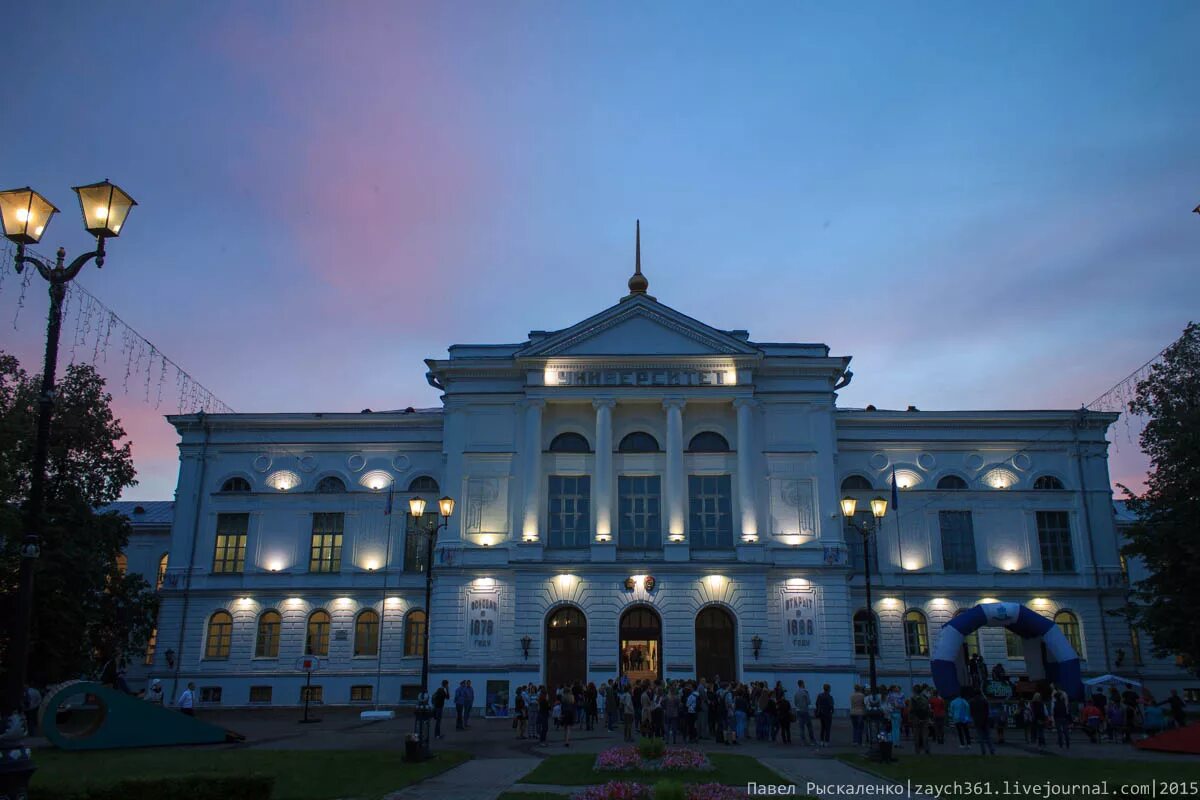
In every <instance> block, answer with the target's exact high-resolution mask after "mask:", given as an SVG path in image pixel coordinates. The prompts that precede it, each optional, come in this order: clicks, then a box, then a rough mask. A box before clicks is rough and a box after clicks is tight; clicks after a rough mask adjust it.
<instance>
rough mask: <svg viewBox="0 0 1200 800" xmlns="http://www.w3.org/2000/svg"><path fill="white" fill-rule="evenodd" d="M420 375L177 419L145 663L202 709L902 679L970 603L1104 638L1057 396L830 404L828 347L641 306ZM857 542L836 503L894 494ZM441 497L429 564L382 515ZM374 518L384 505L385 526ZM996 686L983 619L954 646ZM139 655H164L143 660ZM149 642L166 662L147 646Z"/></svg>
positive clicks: (1074, 454)
mask: <svg viewBox="0 0 1200 800" xmlns="http://www.w3.org/2000/svg"><path fill="white" fill-rule="evenodd" d="M646 289H647V286H646V284H645V279H644V277H643V276H642V275H641V274H640V270H639V272H638V273H637V274H635V276H634V278H633V279H631V281H630V292H629V294H628V295H627V296H625V297H624V298H622V299H621V300H620V301H619V302H617V303H616V304H615V305H613V306H611V307H609V308H607V309H605V310H603V311H601V312H600V313H598V314H596V315H595V316H593V317H590V318H588V319H586V320H584V321H582V322H580V323H578V324H576V325H573V326H571V327H569V328H566V329H563V330H557V331H533V332H531V333H530V335H529V337H528V339H527V340H526V341H523V342H520V343H514V344H484V345H454V346H452V347H450V348H449V355H448V357H447V358H445V359H436V360H432V359H431V360H428V361H427V362H426V364H427V367H428V373H427V375H426V379H427V380H428V381H429V383H430V384H432V385H433V386H434V387H436V388H437V389H439V390H440V391H441V392H442V407H441V408H437V409H412V408H409V409H405V410H403V411H389V412H382V413H381V412H374V413H370V412H366V411H364V412H363V413H360V414H345V413H325V414H322V413H305V414H290V413H289V414H230V415H183V416H173V417H170V418H169V420H170V422H171V424H172V425H174V426H175V428H176V429H177V431H178V433H179V435H180V439H181V442H180V472H179V482H178V489H177V493H176V504H175V518H174V527H173V535H172V538H171V547H170V556H169V565H170V566H169V568H168V569H167V572H166V578H165V582H164V586H163V605H162V609H161V612H160V619H159V636H158V642H157V648H156V651H155V654H154V659H153V667H152V673H151V674H152V675H153V676H155V677H161V678H165V679H169V680H168V687H169V688H172V689H175V690H176V691H178V687H179V685H180V684H182V683H186V682H187V681H195V682H196V683H197V685H198V686H199V687H200V688H201V690H202V697H203V699H204V700H205V701H206V702H219V703H222V704H225V705H248V704H255V703H263V704H275V705H294V704H297V703H299V702H300V701H301V698H302V687H303V685H304V683H305V679H306V675H305V673H304V672H302V671H300V669H299V668H298V664H299V660H300V658H301V656H303V655H306V654H310V655H316V656H318V657H319V658H320V659H321V662H320V667H319V670H318V672H317V673H315V674H314V675H313V677H312V684H313V686H314V687H316V688H315V689H314V690H312V694H311V696H312V698H313V699H319V700H321V701H323V702H325V703H352V702H362V703H369V702H375V701H376V700H379V701H382V702H385V703H389V704H390V703H394V702H396V701H397V700H398V699H401V698H412V697H414V696H415V693H416V692H417V690H418V684H419V680H420V668H421V652H422V650H421V647H422V635H423V632H424V626H425V625H427V624H430V623H429V619H430V616H429V615H427V613H426V612H427V609H425V608H424V587H425V576H424V569H425V568H426V566H427V564H428V562H429V561H430V560H431V559H432V562H433V570H434V586H433V599H432V603H431V609H429V610H431V611H432V614H431V617H432V623H431V624H432V627H431V629H430V630H431V642H430V662H431V664H430V669H431V683H434V684H436V683H437V682H440V681H441V680H442V679H448V680H449V681H450V682H451V684H452V685H457V684H458V682H459V681H460V680H464V679H470V680H471V681H472V683H473V686H474V687H475V688H476V705H477V706H489V705H496V706H499V705H502V704H503V703H504V701H505V699H506V697H507V692H508V691H510V690H511V687H515V686H516V685H518V684H523V683H526V682H530V681H532V682H535V683H546V682H549V683H555V684H557V683H562V682H565V681H568V680H571V681H573V680H585V681H587V680H591V681H600V680H604V679H607V678H609V677H612V676H614V675H616V674H618V673H620V672H627V673H630V674H632V675H634V676H635V677H662V678H666V679H671V678H687V677H695V676H697V675H701V676H704V677H706V678H713V677H714V676H719V677H720V678H721V679H729V678H736V679H739V680H767V681H770V682H772V683H774V681H776V680H781V681H783V682H784V684H785V685H794V684H795V681H796V679H797V678H805V679H806V680H807V681H809V683H810V685H811V684H812V683H817V684H820V683H830V684H832V686H833V688H834V692H835V695H836V696H840V697H845V696H846V694H847V693H848V692H849V691H850V688H851V686H852V685H853V684H854V683H858V682H864V681H865V678H864V676H865V673H866V666H867V651H866V648H867V641H866V636H865V630H866V625H865V620H866V619H867V617H866V614H868V613H874V614H875V615H876V617H877V620H878V624H879V631H880V639H879V645H878V655H879V670H880V675H881V680H884V681H886V682H888V683H901V684H909V683H910V682H913V681H918V682H919V681H923V680H928V675H929V669H928V667H929V652H930V650H931V647H932V644H933V639H934V638H935V637H936V636H937V632H938V629H939V627H940V625H941V624H943V623H944V622H946V621H947V620H948V619H949V618H950V617H951V616H953V615H954V614H955V613H956V612H959V611H961V610H964V609H967V608H970V607H972V606H974V605H976V604H977V603H979V602H980V601H981V600H985V599H989V598H995V599H999V600H1005V601H1015V602H1020V603H1024V604H1026V605H1028V606H1030V607H1031V608H1033V609H1035V610H1037V611H1039V612H1041V613H1044V614H1046V615H1048V616H1050V617H1052V618H1054V619H1055V621H1057V622H1058V623H1059V624H1060V625H1061V626H1062V627H1063V629H1064V631H1065V632H1066V633H1067V636H1068V638H1069V639H1070V641H1072V643H1073V644H1075V645H1076V647H1077V649H1078V650H1079V652H1080V653H1081V655H1082V656H1083V657H1084V659H1085V661H1084V665H1085V666H1084V668H1085V672H1086V673H1095V674H1098V673H1104V672H1110V671H1114V670H1115V667H1114V662H1115V660H1116V658H1117V653H1118V651H1119V650H1121V649H1122V648H1123V649H1124V650H1125V651H1126V652H1129V651H1130V648H1131V646H1132V645H1131V643H1130V639H1131V637H1130V633H1129V630H1128V628H1127V627H1125V625H1124V623H1123V622H1121V621H1120V620H1118V619H1117V618H1115V617H1113V616H1111V615H1109V614H1107V613H1106V612H1107V611H1108V610H1110V609H1114V608H1116V607H1118V606H1119V605H1120V604H1121V603H1122V602H1123V601H1124V597H1125V586H1126V584H1125V578H1124V576H1123V573H1122V569H1121V564H1120V561H1119V556H1118V550H1117V534H1116V528H1115V525H1114V519H1113V510H1112V509H1113V507H1112V497H1111V491H1110V488H1109V475H1108V464H1107V444H1106V441H1105V434H1106V430H1107V428H1108V426H1109V425H1110V424H1111V423H1112V422H1113V421H1114V419H1115V418H1116V415H1113V414H1103V413H1091V412H1086V411H950V412H922V411H918V410H916V409H911V408H910V409H909V410H907V411H883V410H876V409H873V408H870V407H869V408H868V409H865V410H863V409H843V408H838V407H837V404H836V398H837V391H838V389H839V388H841V387H842V386H844V385H846V384H847V383H848V382H849V380H850V378H851V373H850V372H849V371H848V369H847V367H848V365H849V362H850V359H849V358H848V357H844V356H835V355H831V353H830V350H829V348H828V347H827V346H825V345H823V344H804V343H769V342H755V341H752V340H751V339H750V336H749V334H748V333H747V332H746V331H744V330H719V329H716V328H713V327H710V326H708V325H705V324H703V323H702V322H700V321H698V320H695V319H692V318H690V317H688V316H685V315H684V314H681V313H680V312H678V311H676V310H674V309H672V308H669V307H668V306H666V305H664V304H662V303H659V302H658V301H657V300H656V299H655V298H653V297H651V296H650V295H649V294H647V292H646ZM893 475H894V476H895V482H896V485H897V487H898V499H899V508H890V509H889V511H888V514H887V516H886V517H885V518H884V519H883V521H882V524H881V525H880V527H879V530H878V532H877V534H876V536H875V537H874V539H873V542H874V544H873V545H872V552H871V556H870V557H871V560H872V562H873V572H874V577H873V581H872V583H873V586H874V592H873V600H874V602H873V606H874V608H873V609H871V610H868V609H867V608H866V597H865V589H864V569H863V566H864V560H865V556H864V550H863V540H862V537H861V536H860V535H859V534H858V533H857V532H855V531H854V530H853V529H852V528H850V527H849V526H847V525H846V523H845V520H843V519H842V517H841V513H840V510H839V502H838V501H839V499H840V498H841V497H842V496H843V495H846V494H849V495H852V496H855V497H857V498H858V499H859V500H860V504H859V508H860V510H861V511H865V510H866V509H867V508H868V502H867V501H869V500H870V499H871V498H873V497H876V496H882V497H884V498H890V497H891V481H892V479H893ZM442 494H446V495H449V496H451V497H452V498H454V499H455V500H456V502H457V505H456V509H455V512H454V514H453V516H452V517H451V518H450V520H449V523H448V526H447V527H446V528H445V529H444V530H443V531H442V532H441V535H440V538H439V539H438V541H437V545H436V548H435V550H434V552H433V553H432V555H430V554H428V553H427V552H425V549H424V548H423V546H422V541H423V539H422V537H421V536H420V535H418V534H417V533H415V531H414V529H413V527H412V526H413V525H414V522H413V520H412V518H411V517H409V516H408V514H407V513H406V512H407V509H408V499H409V498H410V497H413V496H416V495H420V496H423V497H424V498H425V499H426V500H428V501H430V510H432V509H433V508H434V507H435V504H434V503H433V501H434V500H436V499H437V498H438V497H439V496H440V495H442ZM389 506H390V507H391V510H392V513H387V512H388V508H389ZM969 646H970V647H971V648H978V650H979V651H980V652H981V653H982V655H983V657H984V659H985V660H986V661H987V663H988V664H989V666H990V665H991V664H992V663H994V662H996V661H1003V662H1005V663H1006V665H1007V668H1008V670H1009V672H1010V673H1013V674H1017V675H1020V674H1022V670H1023V664H1022V663H1021V647H1020V646H1019V644H1017V645H1016V646H1015V647H1014V645H1013V644H1012V643H1011V642H1009V641H1006V639H1005V633H1004V631H1003V630H1000V629H987V630H984V631H981V632H980V634H979V635H978V637H977V638H976V639H973V640H971V641H970V642H969ZM168 651H170V652H169V653H168ZM168 656H169V657H170V658H169V660H168Z"/></svg>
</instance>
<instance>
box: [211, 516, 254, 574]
mask: <svg viewBox="0 0 1200 800" xmlns="http://www.w3.org/2000/svg"><path fill="white" fill-rule="evenodd" d="M249 529H250V515H249V514H217V546H216V549H215V550H214V551H213V568H212V571H213V572H222V573H237V572H241V571H242V570H243V569H245V567H246V531H248V530H249Z"/></svg>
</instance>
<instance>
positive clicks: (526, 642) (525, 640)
mask: <svg viewBox="0 0 1200 800" xmlns="http://www.w3.org/2000/svg"><path fill="white" fill-rule="evenodd" d="M532 644H533V639H531V638H529V634H525V635H524V636H522V637H521V652H523V653H524V654H525V660H526V661H528V660H529V648H530V646H531V645H532Z"/></svg>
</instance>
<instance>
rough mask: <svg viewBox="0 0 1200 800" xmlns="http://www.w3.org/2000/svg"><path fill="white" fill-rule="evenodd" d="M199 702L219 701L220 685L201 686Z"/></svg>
mask: <svg viewBox="0 0 1200 800" xmlns="http://www.w3.org/2000/svg"><path fill="white" fill-rule="evenodd" d="M200 702H201V703H219V702H221V687H220V686H201V687H200Z"/></svg>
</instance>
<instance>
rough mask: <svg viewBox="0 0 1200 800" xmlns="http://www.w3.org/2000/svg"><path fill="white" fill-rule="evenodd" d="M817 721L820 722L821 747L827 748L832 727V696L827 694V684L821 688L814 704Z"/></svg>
mask: <svg viewBox="0 0 1200 800" xmlns="http://www.w3.org/2000/svg"><path fill="white" fill-rule="evenodd" d="M815 707H816V711H817V719H818V720H820V722H821V747H829V732H830V730H831V729H832V727H833V695H832V694H830V692H829V684H828V683H827V684H825V685H824V686H823V687H821V693H820V694H819V695H817V702H816V704H815Z"/></svg>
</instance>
